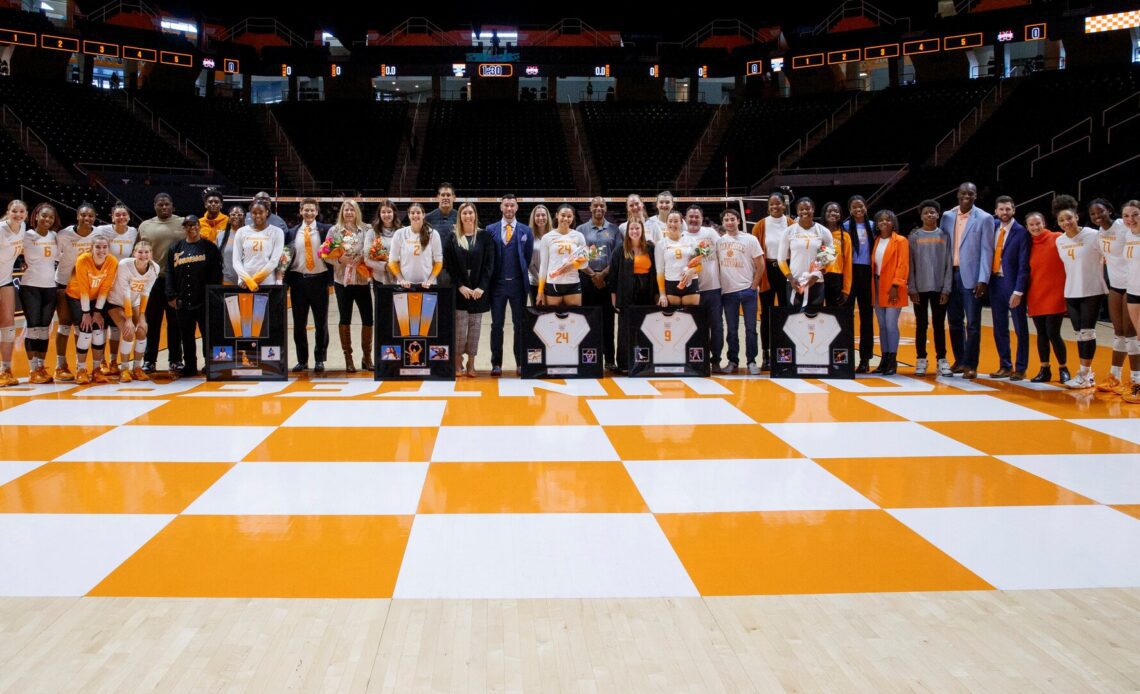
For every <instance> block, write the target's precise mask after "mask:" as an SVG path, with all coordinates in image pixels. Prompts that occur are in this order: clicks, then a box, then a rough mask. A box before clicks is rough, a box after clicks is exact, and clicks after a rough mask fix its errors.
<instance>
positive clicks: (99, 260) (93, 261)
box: [57, 236, 119, 385]
mask: <svg viewBox="0 0 1140 694" xmlns="http://www.w3.org/2000/svg"><path fill="white" fill-rule="evenodd" d="M118 266H119V261H118V260H116V259H115V257H114V256H113V255H111V252H110V242H109V241H108V240H107V237H105V236H95V237H94V238H93V239H92V241H91V252H90V253H84V254H83V255H81V256H79V258H77V259H76V261H75V271H74V272H73V273H72V275H71V280H70V281H69V282H68V284H67V290H66V293H67V303H68V309H69V311H70V314H71V316H72V317H73V318H75V317H78V319H77V324H78V327H79V334H78V335H77V336H76V338H75V352H76V355H77V357H78V358H77V362H78V367H77V369H76V371H75V382H76V383H78V384H79V385H84V384H87V383H92V382H94V383H107V375H106V374H104V373H103V372H102V371H101V370H100V369H99V367H100V366H101V365H102V363H103V346H104V339H105V332H104V331H105V329H106V327H107V326H108V325H109V324H110V321H109V320H108V315H107V297H108V295H110V293H111V287H112V286H113V285H114V283H115V275H116V272H117V270H118ZM92 347H94V350H92V356H91V359H92V367H91V371H90V372H88V371H87V351H88V349H90V348H92ZM57 380H58V377H57Z"/></svg>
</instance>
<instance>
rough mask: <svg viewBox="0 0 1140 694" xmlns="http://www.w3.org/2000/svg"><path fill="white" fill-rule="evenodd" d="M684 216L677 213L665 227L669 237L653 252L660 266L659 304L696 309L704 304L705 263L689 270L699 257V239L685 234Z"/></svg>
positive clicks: (658, 283) (658, 271) (671, 213)
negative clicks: (703, 265)
mask: <svg viewBox="0 0 1140 694" xmlns="http://www.w3.org/2000/svg"><path fill="white" fill-rule="evenodd" d="M681 224H682V217H681V213H680V212H677V211H675V210H674V211H673V212H670V213H669V218H668V220H667V221H666V224H665V235H664V236H663V237H662V238H661V243H659V244H656V245H655V247H654V249H653V253H654V260H655V261H656V262H655V264H656V266H657V292H658V294H659V295H660V296H659V298H658V299H657V304H658V305H659V306H661V307H665V306H696V305H698V304H700V303H701V295H700V274H701V263H700V262H697V263H695V264H694V266H693V267H689V262H690V261H691V260H692V259H693V257H694V256H695V255H696V254H697V239H696V238H695V237H694V236H692V235H689V234H683V233H682V232H681Z"/></svg>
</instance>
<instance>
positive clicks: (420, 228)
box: [388, 202, 443, 289]
mask: <svg viewBox="0 0 1140 694" xmlns="http://www.w3.org/2000/svg"><path fill="white" fill-rule="evenodd" d="M442 269H443V246H442V244H441V242H440V240H439V232H437V231H436V230H435V229H432V228H431V224H429V223H428V222H427V221H426V220H425V219H424V208H423V205H421V204H419V203H418V202H413V203H412V205H411V207H409V208H408V226H406V227H404V228H402V229H400V230H399V231H397V232H396V235H395V236H394V237H393V238H392V252H391V254H390V255H389V258H388V270H389V271H390V272H391V273H392V276H393V277H394V278H395V279H396V284H398V285H400V286H401V287H404V288H407V287H411V286H412V285H413V284H418V285H420V286H421V287H423V288H424V289H428V288H430V287H431V286H432V285H433V284H435V281H436V278H437V277H439V272H440V270H442Z"/></svg>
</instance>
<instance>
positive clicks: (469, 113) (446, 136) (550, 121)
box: [416, 101, 574, 195]
mask: <svg viewBox="0 0 1140 694" xmlns="http://www.w3.org/2000/svg"><path fill="white" fill-rule="evenodd" d="M424 139H425V141H424V142H422V143H418V145H419V146H420V147H422V149H423V153H422V155H421V160H420V168H419V174H418V177H417V178H418V180H417V182H416V192H417V194H419V195H434V194H435V190H436V186H437V185H438V184H439V182H440V181H450V182H452V183H453V184H455V186H456V188H457V190H458V191H459V192H460V194H461V195H465V194H471V193H474V192H480V191H481V192H484V193H487V194H493V193H502V192H503V191H508V190H510V191H514V192H516V193H522V192H524V191H543V192H545V193H547V194H556V193H560V192H561V193H569V192H571V191H573V190H574V180H573V177H572V175H571V171H570V160H569V158H568V157H567V154H566V144H565V140H564V138H563V135H562V126H561V123H560V122H559V119H558V111H557V107H556V105H555V104H554V103H551V102H531V103H527V102H523V103H511V104H510V105H509V106H507V105H505V104H503V103H496V102H474V103H469V102H463V101H440V102H436V103H433V104H432V106H431V113H430V115H429V116H428V123H427V133H426V135H425V138H424Z"/></svg>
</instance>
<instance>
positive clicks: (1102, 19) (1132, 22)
mask: <svg viewBox="0 0 1140 694" xmlns="http://www.w3.org/2000/svg"><path fill="white" fill-rule="evenodd" d="M1135 27H1140V10H1132V11H1131V12H1117V13H1115V14H1098V15H1094V16H1092V17H1085V33H1086V34H1099V33H1100V32H1102V31H1116V30H1117V29H1132V28H1135ZM1042 33H1044V32H1042ZM1042 38H1044V36H1042Z"/></svg>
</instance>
